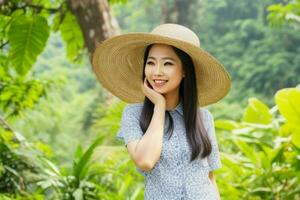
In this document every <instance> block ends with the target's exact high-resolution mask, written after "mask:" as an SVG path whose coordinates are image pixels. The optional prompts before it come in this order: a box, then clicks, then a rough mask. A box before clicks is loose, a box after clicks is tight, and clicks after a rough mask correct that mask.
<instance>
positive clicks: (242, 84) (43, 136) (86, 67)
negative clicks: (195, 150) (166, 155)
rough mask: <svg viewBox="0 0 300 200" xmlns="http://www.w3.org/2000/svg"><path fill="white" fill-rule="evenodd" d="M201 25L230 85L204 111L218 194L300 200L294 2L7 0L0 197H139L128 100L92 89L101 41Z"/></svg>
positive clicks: (3, 6)
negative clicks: (212, 137)
mask: <svg viewBox="0 0 300 200" xmlns="http://www.w3.org/2000/svg"><path fill="white" fill-rule="evenodd" d="M167 22H172V23H179V24H182V25H186V26H188V27H190V28H191V29H192V30H194V31H195V32H196V33H197V34H198V35H199V37H200V40H201V47H202V48H204V49H206V50H207V51H208V52H210V53H211V54H212V55H214V56H215V57H216V58H217V59H219V60H220V61H221V62H222V63H223V64H224V66H225V67H226V69H227V70H228V71H229V73H230V74H231V77H232V81H233V84H232V89H231V91H230V93H229V94H228V95H227V96H226V98H224V99H223V100H222V101H220V102H218V103H216V104H213V105H210V106H208V109H209V110H210V111H211V112H212V113H213V115H214V118H215V126H216V133H217V139H218V143H219V147H220V151H221V159H222V163H223V167H222V168H221V169H219V170H217V171H215V175H216V179H217V183H218V186H219V190H220V193H221V196H222V199H225V200H226V199H230V200H234V199H251V200H252V199H253V200H259V199H270V200H271V199H272V200H273V199H276V200H280V199H284V200H286V199H287V200H289V199H292V200H293V199H300V175H299V170H300V126H299V124H300V106H299V105H300V89H299V86H298V87H297V85H299V83H300V56H299V55H300V34H299V28H300V1H299V0H291V1H284V0H276V1H271V0H252V1H250V0H242V1H234V0H211V1H208V0H189V1H183V0H165V1H159V0H144V1H143V0H130V1H129V0H128V1H126V0H109V1H106V0H98V1H76V0H10V1H9V0H0V30H1V32H0V199H76V200H77V199H143V195H144V194H143V192H144V188H143V176H142V175H141V174H139V173H138V172H137V171H136V169H135V167H134V164H133V162H132V161H131V160H130V158H129V155H128V153H127V151H126V149H125V147H124V145H123V143H122V142H120V141H117V140H116V138H115V136H116V132H117V130H118V129H119V124H120V118H121V114H122V110H123V108H124V106H125V105H126V103H125V102H122V101H120V100H118V99H116V98H115V97H113V96H112V95H111V94H109V93H108V92H107V91H106V90H105V89H103V88H102V87H101V85H100V84H99V83H98V82H97V80H96V78H95V75H94V74H93V72H92V70H91V62H90V58H91V54H92V52H93V51H94V49H95V47H96V45H97V43H99V42H101V41H103V40H104V39H106V38H109V37H111V36H113V35H116V34H120V33H126V32H149V31H151V30H152V29H153V28H154V27H155V26H157V25H158V24H160V23H167Z"/></svg>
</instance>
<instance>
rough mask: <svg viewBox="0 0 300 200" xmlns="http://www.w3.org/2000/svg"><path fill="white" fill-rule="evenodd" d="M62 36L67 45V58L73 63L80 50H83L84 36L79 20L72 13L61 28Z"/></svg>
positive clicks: (67, 15)
mask: <svg viewBox="0 0 300 200" xmlns="http://www.w3.org/2000/svg"><path fill="white" fill-rule="evenodd" d="M60 31H61V36H62V38H63V40H64V41H65V43H66V45H67V57H68V59H70V60H71V61H74V60H76V59H77V58H78V55H79V52H80V50H82V49H83V45H84V42H83V36H82V33H81V30H80V27H79V25H78V23H77V20H76V18H75V16H74V15H72V13H71V12H67V13H66V16H65V18H64V21H63V22H62V24H61V26H60Z"/></svg>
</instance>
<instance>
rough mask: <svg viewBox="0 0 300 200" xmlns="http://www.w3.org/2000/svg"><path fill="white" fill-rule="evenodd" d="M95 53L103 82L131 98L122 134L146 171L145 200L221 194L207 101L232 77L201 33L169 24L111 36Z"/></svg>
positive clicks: (211, 199)
mask: <svg viewBox="0 0 300 200" xmlns="http://www.w3.org/2000/svg"><path fill="white" fill-rule="evenodd" d="M93 58H94V59H93V69H94V71H95V73H96V75H97V77H98V79H99V81H100V82H101V83H102V84H103V86H104V87H106V88H107V89H108V90H109V91H110V92H112V93H113V94H114V95H116V96H118V97H119V98H120V99H122V100H124V101H126V102H128V103H130V104H128V105H127V106H126V107H125V109H124V111H123V114H122V121H121V127H120V130H119V132H118V135H117V138H118V139H121V140H122V141H124V143H125V146H126V147H127V149H128V153H129V155H130V157H131V159H132V160H133V162H134V163H135V164H136V167H137V170H138V171H139V172H140V173H141V174H143V175H144V176H145V193H144V194H145V199H146V200H150V199H155V200H165V199H198V200H217V199H219V198H220V195H219V192H218V188H217V185H216V182H215V177H214V176H213V171H214V170H216V169H218V168H220V167H221V160H220V154H219V148H218V143H217V139H216V136H215V129H214V122H213V116H212V114H211V113H210V112H209V111H208V110H207V109H205V108H201V106H205V105H208V104H212V103H214V102H216V101H218V100H220V99H222V98H223V97H224V96H225V95H226V94H227V93H228V91H229V89H230V83H231V81H230V77H229V74H228V73H227V71H226V70H225V69H224V67H223V66H222V65H221V64H220V63H219V62H218V61H217V60H216V59H215V58H214V57H212V56H211V55H209V54H208V53H207V52H206V51H204V50H203V49H201V48H200V41H199V38H198V37H197V35H196V34H195V33H194V32H193V31H191V30H190V29H188V28H186V27H184V26H181V25H178V24H163V25H160V26H158V27H156V28H155V29H154V30H153V31H152V32H151V33H149V34H146V33H129V34H124V35H120V36H116V37H113V38H111V39H109V40H106V41H104V42H103V43H102V44H101V45H99V47H98V49H97V50H96V52H95V54H94V57H93ZM142 64H143V65H142ZM120 66H122V67H120ZM111 80H115V81H111Z"/></svg>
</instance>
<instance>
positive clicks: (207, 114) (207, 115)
mask: <svg viewBox="0 0 300 200" xmlns="http://www.w3.org/2000/svg"><path fill="white" fill-rule="evenodd" d="M199 110H200V113H201V115H202V118H204V119H206V120H212V119H213V115H212V113H211V112H210V111H209V110H208V109H207V108H202V107H200V108H199Z"/></svg>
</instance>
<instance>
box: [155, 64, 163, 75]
mask: <svg viewBox="0 0 300 200" xmlns="http://www.w3.org/2000/svg"><path fill="white" fill-rule="evenodd" d="M163 71H164V66H163V65H162V64H160V63H158V64H157V65H156V70H155V74H163Z"/></svg>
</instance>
